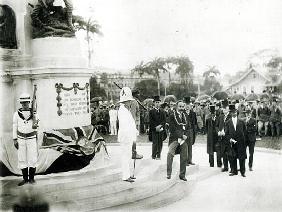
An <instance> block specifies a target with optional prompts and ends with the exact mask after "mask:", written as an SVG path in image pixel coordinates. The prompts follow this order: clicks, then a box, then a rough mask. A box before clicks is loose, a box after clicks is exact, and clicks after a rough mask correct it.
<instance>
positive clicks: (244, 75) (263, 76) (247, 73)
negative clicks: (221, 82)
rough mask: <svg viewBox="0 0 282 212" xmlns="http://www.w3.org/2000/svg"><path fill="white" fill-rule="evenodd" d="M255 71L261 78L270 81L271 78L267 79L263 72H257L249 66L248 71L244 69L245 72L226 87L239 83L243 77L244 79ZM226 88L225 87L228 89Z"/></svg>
mask: <svg viewBox="0 0 282 212" xmlns="http://www.w3.org/2000/svg"><path fill="white" fill-rule="evenodd" d="M253 71H254V72H256V73H257V74H259V75H260V76H261V77H262V78H264V79H265V80H266V82H271V79H269V78H268V77H266V76H265V75H264V74H262V73H261V72H258V71H257V70H255V69H253V68H251V69H250V70H249V71H246V73H245V74H243V75H242V76H241V77H240V78H239V79H238V80H237V81H236V82H234V83H232V84H231V85H229V86H228V88H230V87H232V86H234V85H236V84H238V83H240V82H241V81H242V80H243V79H245V78H246V77H247V76H248V75H249V74H250V73H251V72H253ZM228 88H227V89H228Z"/></svg>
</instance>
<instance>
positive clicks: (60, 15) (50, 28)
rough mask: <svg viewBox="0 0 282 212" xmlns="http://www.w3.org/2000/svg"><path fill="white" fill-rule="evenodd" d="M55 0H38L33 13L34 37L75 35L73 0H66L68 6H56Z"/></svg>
mask: <svg viewBox="0 0 282 212" xmlns="http://www.w3.org/2000/svg"><path fill="white" fill-rule="evenodd" d="M54 1H55V0H38V3H37V4H36V5H35V6H34V8H33V11H32V13H31V19H32V26H33V32H32V37H33V38H43V37H74V36H75V30H74V27H73V24H72V10H73V6H72V3H71V0H64V2H65V5H66V7H65V8H63V7H61V6H54V5H53V3H54Z"/></svg>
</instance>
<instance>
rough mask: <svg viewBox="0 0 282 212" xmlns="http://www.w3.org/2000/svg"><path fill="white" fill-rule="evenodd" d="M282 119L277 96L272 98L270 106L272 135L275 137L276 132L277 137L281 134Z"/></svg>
mask: <svg viewBox="0 0 282 212" xmlns="http://www.w3.org/2000/svg"><path fill="white" fill-rule="evenodd" d="M281 120H282V111H281V108H280V107H279V106H278V104H277V98H274V99H273V100H272V106H271V107H270V119H269V121H270V126H271V135H272V137H273V138H274V136H275V134H276V137H277V139H279V136H280V124H281Z"/></svg>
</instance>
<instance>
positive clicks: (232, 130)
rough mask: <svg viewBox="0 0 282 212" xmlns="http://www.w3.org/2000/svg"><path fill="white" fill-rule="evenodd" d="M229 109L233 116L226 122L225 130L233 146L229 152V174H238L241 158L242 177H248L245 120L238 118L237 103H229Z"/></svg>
mask: <svg viewBox="0 0 282 212" xmlns="http://www.w3.org/2000/svg"><path fill="white" fill-rule="evenodd" d="M229 110H230V113H231V116H232V117H231V119H229V120H228V121H227V122H226V130H225V134H226V138H227V141H228V142H229V143H230V147H231V148H230V151H229V152H228V153H227V154H228V156H229V158H230V160H229V161H230V166H231V173H230V174H229V176H234V175H237V174H238V170H237V159H239V164H240V172H241V175H242V177H246V175H245V171H246V170H245V160H246V158H247V154H246V141H245V137H246V126H245V123H244V121H242V120H241V119H239V118H238V114H237V110H236V108H235V105H229Z"/></svg>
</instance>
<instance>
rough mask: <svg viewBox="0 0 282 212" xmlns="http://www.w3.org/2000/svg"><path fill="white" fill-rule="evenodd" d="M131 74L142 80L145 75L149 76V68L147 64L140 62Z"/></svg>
mask: <svg viewBox="0 0 282 212" xmlns="http://www.w3.org/2000/svg"><path fill="white" fill-rule="evenodd" d="M131 73H132V74H133V73H137V74H138V75H139V77H140V79H141V78H142V77H143V75H144V74H146V73H147V74H149V70H148V67H147V66H146V64H144V62H143V61H141V62H140V64H138V65H136V66H135V67H134V68H133V69H132V70H131Z"/></svg>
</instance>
